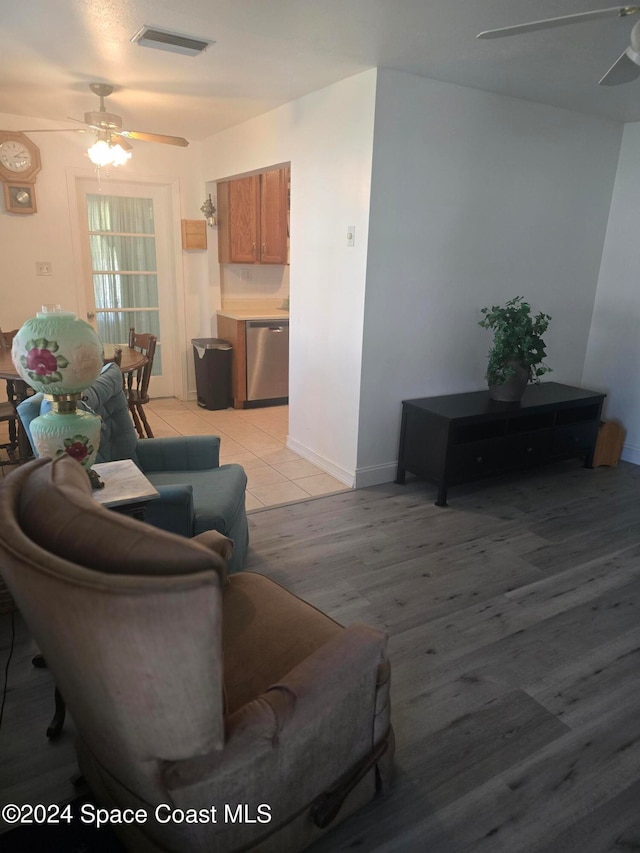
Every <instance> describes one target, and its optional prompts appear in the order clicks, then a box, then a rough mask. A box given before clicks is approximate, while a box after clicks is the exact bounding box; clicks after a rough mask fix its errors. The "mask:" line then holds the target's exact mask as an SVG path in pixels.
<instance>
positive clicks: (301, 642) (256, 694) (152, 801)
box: [0, 456, 393, 853]
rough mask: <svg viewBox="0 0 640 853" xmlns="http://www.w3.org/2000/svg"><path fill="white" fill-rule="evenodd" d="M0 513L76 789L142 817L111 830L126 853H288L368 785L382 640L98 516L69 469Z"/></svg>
mask: <svg viewBox="0 0 640 853" xmlns="http://www.w3.org/2000/svg"><path fill="white" fill-rule="evenodd" d="M0 515H1V517H2V519H3V524H2V527H1V528H0V572H1V573H2V575H3V577H4V580H5V582H6V584H7V586H8V588H9V590H10V592H11V594H12V596H13V597H14V599H15V601H16V604H17V606H18V608H19V610H20V612H21V613H22V616H23V617H24V619H25V621H26V623H27V625H28V627H29V629H30V631H31V633H32V634H33V636H34V638H35V640H36V641H37V643H38V645H39V647H40V648H41V650H42V652H43V654H44V655H45V657H46V660H47V663H48V665H49V667H50V669H51V670H52V672H53V674H54V676H55V679H56V683H57V685H58V687H59V689H60V691H61V692H62V695H63V696H64V697H65V699H66V702H67V706H68V709H69V711H70V713H71V714H72V716H73V718H74V721H75V724H76V728H77V732H78V745H77V749H78V758H79V762H80V768H81V770H82V772H83V774H84V777H85V779H86V781H87V782H88V784H89V787H90V788H91V790H92V792H93V795H94V797H95V798H96V800H97V801H98V803H99V804H100V805H102V806H104V807H106V808H110V809H111V808H118V809H124V808H127V809H142V810H143V813H144V815H145V816H146V819H145V821H144V822H142V821H140V822H137V823H134V824H131V825H129V826H124V825H121V826H116V825H114V826H113V829H114V830H115V831H116V832H118V834H120V836H121V838H122V840H123V842H124V843H125V845H126V846H127V849H129V850H131V851H135V853H141V852H142V851H144V852H145V853H150V851H156V853H161V851H162V853H191V852H192V851H193V853H196V851H197V853H203V852H204V851H209V853H227V852H228V851H239V850H248V849H256V850H260V851H262V853H266V851H272V853H282V851H287V853H295V851H298V850H302V849H304V848H305V847H306V846H308V845H309V844H311V843H312V842H313V841H314V840H315V839H317V838H318V837H319V836H320V835H321V834H322V833H323V832H325V831H327V830H328V829H331V828H332V827H333V826H335V825H336V824H337V823H339V822H340V821H341V820H343V819H344V818H345V817H347V816H348V815H349V814H351V813H352V812H353V811H354V810H355V809H357V808H359V807H360V806H361V805H363V804H364V803H366V802H367V801H369V800H370V799H371V798H372V797H373V796H375V794H376V790H377V789H380V788H384V786H385V784H386V782H387V781H388V779H389V773H390V769H391V761H392V754H393V737H392V732H391V728H390V710H389V664H388V662H387V659H386V654H385V646H386V637H385V635H384V634H383V633H382V632H380V631H378V630H376V629H374V628H372V627H368V626H366V625H354V626H351V627H349V628H343V627H341V626H340V625H339V624H337V623H336V622H334V621H333V620H332V619H330V618H329V617H327V616H326V615H325V614H323V613H321V612H320V611H319V610H317V609H316V608H314V607H312V606H310V605H309V604H306V603H305V602H303V601H302V600H300V599H299V598H297V597H296V596H294V595H292V594H290V593H289V592H287V591H286V590H285V589H283V588H282V587H281V586H279V585H278V584H276V583H274V582H273V581H271V580H270V579H268V578H267V577H265V576H262V575H258V574H254V573H251V572H239V573H236V574H233V575H229V576H228V577H227V576H226V574H225V569H224V560H223V559H222V558H221V557H220V556H218V554H216V553H214V552H213V551H212V550H211V549H208V548H206V547H204V546H203V545H201V544H200V543H199V542H198V541H195V540H193V539H191V540H189V539H185V538H184V537H179V536H175V535H173V534H171V533H167V532H166V531H162V530H158V529H154V528H151V527H149V526H148V525H146V524H143V523H141V522H138V521H136V520H135V519H132V518H129V517H126V516H123V515H121V514H118V513H114V512H110V511H109V510H106V509H104V508H103V507H101V506H100V505H99V504H98V503H97V502H96V501H94V500H93V498H92V496H91V490H90V486H89V482H88V478H87V476H86V474H85V472H84V470H83V469H82V468H81V466H80V465H79V464H78V463H77V462H76V461H75V460H74V459H71V458H70V457H68V456H62V457H60V458H59V459H57V460H55V461H53V462H52V461H51V460H49V459H36V460H33V461H32V462H29V463H27V464H26V465H23V466H22V467H20V468H18V469H17V470H16V471H14V472H13V473H12V474H11V475H10V476H9V477H7V478H6V479H5V480H4V481H3V482H2V484H1V485H0ZM185 815H187V816H189V815H190V816H191V817H190V819H189V818H188V817H187V818H185ZM374 819H375V818H374ZM193 820H195V821H196V822H190V821H193Z"/></svg>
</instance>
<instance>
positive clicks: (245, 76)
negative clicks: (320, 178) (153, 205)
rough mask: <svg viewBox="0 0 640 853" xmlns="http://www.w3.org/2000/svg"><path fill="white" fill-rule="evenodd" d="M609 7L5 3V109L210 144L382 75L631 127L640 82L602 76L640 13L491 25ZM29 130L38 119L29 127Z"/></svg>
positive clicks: (534, 1)
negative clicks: (165, 42)
mask: <svg viewBox="0 0 640 853" xmlns="http://www.w3.org/2000/svg"><path fill="white" fill-rule="evenodd" d="M603 5H606V4H603V3H602V0H600V3H595V4H594V2H593V0H348V2H347V0H29V2H19V0H14V2H9V0H3V2H2V16H1V18H0V112H2V113H14V114H17V115H24V116H30V117H34V116H37V117H41V118H48V119H54V120H62V123H61V125H60V126H69V124H68V122H66V121H64V120H65V119H66V117H68V116H71V117H75V118H79V119H81V118H82V117H83V114H84V112H85V111H87V110H93V109H97V107H98V101H97V98H96V97H95V96H94V95H93V94H92V93H91V92H90V91H89V89H88V83H89V82H91V81H99V82H107V83H111V84H113V85H114V86H115V91H114V94H113V95H112V96H111V97H110V99H109V100H108V101H107V104H106V107H107V109H108V110H110V111H111V112H115V113H118V114H120V115H121V116H122V117H123V120H124V127H125V128H126V129H129V130H146V131H151V132H156V133H168V134H174V135H180V136H185V137H187V139H190V140H197V139H202V138H204V137H207V136H209V135H210V134H213V133H215V132H217V131H220V130H222V129H224V128H226V127H230V126H232V125H234V124H238V123H240V122H242V121H245V120H247V119H248V118H251V117H252V116H255V115H258V114H260V113H263V112H266V111H267V110H270V109H273V108H274V107H276V106H278V105H280V104H283V103H285V102H287V101H290V100H293V99H294V98H298V97H300V96H301V95H304V94H306V93H308V92H312V91H315V90H317V89H321V88H323V87H324V86H327V85H330V84H332V83H334V82H336V81H338V80H341V79H343V78H345V77H348V76H351V75H353V74H357V73H359V72H361V71H364V70H365V69H367V68H371V67H374V66H381V67H387V68H395V69H399V70H402V71H407V72H410V73H413V74H419V75H423V76H426V77H432V78H434V79H437V80H444V81H449V82H453V83H460V84H462V85H465V86H474V87H476V88H480V89H487V90H490V91H494V92H499V93H502V94H505V95H513V96H515V97H519V98H525V99H527V100H532V101H540V102H542V103H546V104H552V105H556V106H559V107H565V108H567V109H572V110H578V111H580V112H586V113H591V114H593V115H599V116H603V117H608V118H611V119H615V120H618V121H637V120H640V79H638V80H637V81H635V82H632V83H627V84H625V85H622V86H617V87H615V88H609V87H599V86H598V80H599V79H600V77H601V76H602V75H603V74H604V72H605V71H606V70H607V69H608V68H609V66H610V65H611V64H612V63H613V62H614V61H615V60H616V59H617V57H618V56H619V55H620V54H621V53H622V52H623V51H624V49H625V48H626V47H627V45H628V44H629V34H630V31H631V28H632V26H633V23H634V22H635V21H636V20H638V18H640V16H638V18H634V17H630V18H612V19H607V20H598V21H592V22H589V23H580V24H577V25H574V26H570V27H561V28H556V29H552V30H545V31H542V32H535V33H529V34H523V35H518V36H512V37H510V38H505V39H498V40H492V41H486V40H476V38H475V36H476V33H477V32H479V31H480V30H484V29H493V28H496V27H502V26H509V25H512V24H518V23H522V22H525V21H531V20H538V19H540V18H545V17H554V16H556V15H564V14H573V13H577V12H584V11H588V10H591V9H594V8H600V7H601V6H603ZM143 25H149V26H154V27H157V28H160V29H165V30H172V31H175V32H179V33H181V34H184V35H190V36H195V37H199V38H202V39H214V40H215V42H216V43H215V45H213V46H212V47H210V48H209V49H208V50H207V51H206V52H205V53H204V54H203V55H201V56H198V57H195V58H191V57H187V56H182V55H177V54H174V53H167V52H165V51H160V50H152V49H147V48H141V47H139V46H137V45H135V44H132V43H131V41H130V39H131V38H132V36H133V35H134V34H135V33H136V32H137V31H138V30H139V29H140V28H141V27H142V26H143ZM26 125H27V127H28V128H32V127H33V122H26Z"/></svg>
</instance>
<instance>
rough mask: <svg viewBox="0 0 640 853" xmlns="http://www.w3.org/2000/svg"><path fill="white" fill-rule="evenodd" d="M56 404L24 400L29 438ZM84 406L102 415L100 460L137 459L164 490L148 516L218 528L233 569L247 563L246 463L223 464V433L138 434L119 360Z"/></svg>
mask: <svg viewBox="0 0 640 853" xmlns="http://www.w3.org/2000/svg"><path fill="white" fill-rule="evenodd" d="M50 405H51V404H50V403H49V402H48V401H47V400H45V399H44V398H43V396H42V394H36V395H34V396H33V397H28V398H27V399H26V400H23V401H22V403H20V404H19V405H18V415H19V416H20V420H21V422H22V424H23V425H24V428H25V430H26V433H27V435H28V436H29V441H31V430H30V428H29V425H30V423H31V421H32V420H33V419H34V418H35V417H37V416H38V415H39V414H42V413H44V412H45V411H48V409H49V408H50ZM80 406H81V407H82V408H85V409H86V410H88V411H93V412H95V413H96V414H97V415H99V416H100V417H101V418H102V427H101V433H100V449H99V451H98V458H97V460H96V461H97V462H113V461H115V460H118V459H132V460H133V461H134V462H135V463H136V465H137V466H138V468H140V470H141V471H143V472H144V474H145V476H146V477H147V478H148V479H149V480H150V481H151V482H152V483H153V485H154V486H155V487H156V489H157V490H158V492H159V493H160V497H159V498H157V499H156V500H154V501H151V502H150V503H149V504H148V505H147V508H146V511H145V521H147V522H148V523H149V524H152V525H153V526H154V527H160V528H162V529H163V530H168V531H170V532H171V533H177V534H179V535H181V536H187V537H192V536H196V535H197V534H199V533H203V532H204V531H205V530H217V531H218V532H219V533H222V534H224V535H225V536H228V537H229V538H230V539H233V542H234V548H233V555H232V557H231V558H230V559H229V561H228V570H229V571H239V570H240V569H242V568H243V567H244V564H245V560H246V555H247V548H248V545H249V530H248V525H247V515H246V511H245V490H246V485H247V476H246V474H245V472H244V469H243V468H242V466H241V465H235V464H230V465H220V439H219V438H218V437H217V436H210V435H193V436H192V435H190V436H175V437H171V438H145V439H138V436H137V435H136V431H135V428H134V426H133V423H132V421H131V415H130V414H129V407H128V405H127V399H126V397H125V395H124V393H123V390H122V373H121V372H120V368H119V367H118V366H117V365H116V364H107V365H105V367H104V368H103V370H102V373H101V374H100V376H99V377H98V379H97V380H96V382H95V383H94V384H93V385H92V386H91V387H90V388H87V389H86V390H85V391H84V392H83V399H82V402H81V403H80ZM31 444H32V446H33V442H32V441H31ZM34 452H35V448H34Z"/></svg>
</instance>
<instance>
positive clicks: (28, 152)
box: [0, 130, 40, 182]
mask: <svg viewBox="0 0 640 853" xmlns="http://www.w3.org/2000/svg"><path fill="white" fill-rule="evenodd" d="M39 171H40V151H39V149H38V146H37V145H36V144H35V143H34V142H32V141H31V140H30V139H29V137H28V136H25V135H24V133H18V132H17V131H11V130H0V180H3V181H27V182H32V181H34V180H35V176H36V175H37V174H38V172H39Z"/></svg>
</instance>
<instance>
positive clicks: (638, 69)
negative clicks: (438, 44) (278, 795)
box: [476, 6, 640, 86]
mask: <svg viewBox="0 0 640 853" xmlns="http://www.w3.org/2000/svg"><path fill="white" fill-rule="evenodd" d="M639 12H640V6H614V7H612V8H610V9H596V10H595V11H593V12H581V13H579V14H577V15H562V16H561V17H559V18H546V19H544V20H542V21H531V22H530V23H527V24H517V25H516V26H513V27H501V28H500V29H497V30H485V31H484V32H481V33H478V35H477V36H476V38H479V39H494V38H502V37H503V36H515V35H519V34H520V33H528V32H533V31H534V30H547V29H551V28H552V27H564V26H566V25H567V24H579V23H582V22H583V21H592V20H594V19H596V18H615V17H618V18H626V17H628V16H629V15H637V14H638V13H639ZM630 42H631V43H630V45H629V47H628V48H627V49H626V50H625V51H624V53H623V54H622V55H621V56H620V57H619V58H618V59H616V61H615V62H614V63H613V65H612V66H611V68H609V70H608V71H607V72H606V74H605V75H604V76H603V77H602V78H601V79H600V80H599V81H598V83H599V85H600V86H619V85H620V84H621V83H629V82H630V81H631V80H635V79H636V78H637V77H640V21H639V22H638V23H637V24H635V25H634V27H633V29H632V30H631V39H630Z"/></svg>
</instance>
